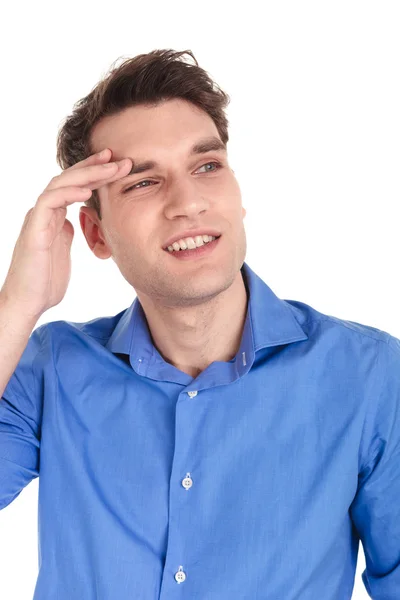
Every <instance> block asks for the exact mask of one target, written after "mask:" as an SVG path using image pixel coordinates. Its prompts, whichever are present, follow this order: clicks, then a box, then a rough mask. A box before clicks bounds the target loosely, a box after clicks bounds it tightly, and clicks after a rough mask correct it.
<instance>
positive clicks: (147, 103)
mask: <svg viewBox="0 0 400 600" xmlns="http://www.w3.org/2000/svg"><path fill="white" fill-rule="evenodd" d="M187 53H188V54H189V55H190V56H192V57H193V55H192V53H191V52H190V51H187ZM182 54H185V52H173V51H171V50H164V51H161V50H157V51H154V52H151V53H149V54H147V55H139V56H137V57H135V58H133V59H129V60H128V61H125V62H124V63H123V64H122V65H121V66H120V67H118V68H117V69H115V70H114V71H112V72H111V74H110V75H109V76H108V78H106V79H104V80H103V81H102V82H100V83H99V84H98V85H97V87H96V88H95V89H94V90H92V92H91V93H90V94H89V96H87V97H86V98H84V99H83V100H81V101H80V103H79V104H78V105H77V108H76V109H75V111H74V113H73V114H72V115H71V116H70V117H68V118H67V120H66V121H65V123H64V125H63V126H62V128H61V130H60V132H59V136H58V141H57V160H58V163H59V165H60V166H61V167H62V168H63V169H65V168H68V167H69V166H72V165H73V164H75V163H76V162H78V161H80V160H82V159H83V158H85V157H86V156H89V155H90V154H93V153H95V152H98V151H100V150H102V149H104V148H109V149H110V150H111V151H112V156H111V160H120V159H122V158H127V157H128V158H131V159H132V162H133V168H135V167H137V166H138V164H139V163H143V162H148V161H152V162H153V163H155V165H154V166H152V167H151V168H149V165H147V168H146V170H142V169H141V170H140V171H138V172H134V173H133V174H131V175H128V176H127V177H124V178H122V179H120V180H118V181H115V182H114V183H112V184H108V185H104V186H102V187H101V188H99V189H98V190H97V191H96V190H95V191H94V192H93V194H92V197H91V198H90V200H88V202H87V203H86V205H87V206H85V207H81V211H80V223H81V227H82V230H83V233H84V235H85V238H86V240H87V243H88V245H89V247H90V248H91V250H92V251H93V252H94V254H95V255H96V256H97V257H98V258H101V259H106V258H109V257H112V258H113V260H114V261H115V262H116V264H117V266H118V268H119V269H120V271H121V273H122V275H123V276H124V277H125V279H126V280H127V281H128V282H129V283H130V284H131V285H132V287H133V288H134V289H135V290H136V292H137V295H138V297H139V299H140V300H144V299H145V298H146V299H147V301H148V302H152V303H155V304H157V303H161V304H163V305H164V306H171V307H173V306H181V307H184V306H194V305H197V304H201V303H203V302H205V301H207V300H209V299H211V298H213V297H215V296H217V295H218V294H219V293H220V292H222V291H224V290H225V289H227V288H228V287H230V285H231V284H232V283H233V281H234V280H235V278H237V277H238V274H239V271H240V268H241V266H242V264H243V261H244V259H245V255H246V236H245V230H244V224H243V218H244V216H245V209H244V208H243V207H242V202H241V194H240V189H239V186H238V183H237V181H236V178H235V176H234V174H233V171H232V169H231V168H230V166H229V163H228V157H227V149H226V145H227V142H228V132H227V119H226V117H225V114H224V108H225V106H226V105H227V103H228V102H229V97H228V96H227V95H226V94H225V93H224V92H222V90H220V89H219V88H218V87H217V86H216V85H215V84H214V83H213V82H212V81H211V80H210V78H209V77H208V75H207V74H206V72H205V71H203V70H202V69H201V68H200V67H198V65H197V61H196V59H194V60H195V62H196V65H190V64H188V63H184V62H182V61H181V60H179V57H180V56H181V55H182ZM193 58H194V57H193ZM199 145H200V146H199ZM196 146H197V148H194V147H196ZM218 146H220V147H218ZM194 150H195V151H194ZM133 170H134V169H133ZM132 186H134V187H132ZM190 229H193V230H194V229H196V230H201V231H202V232H204V234H207V233H208V232H209V231H214V232H218V233H219V234H221V238H220V240H219V242H218V244H217V245H216V247H215V249H214V250H213V252H211V253H210V254H209V255H207V256H204V257H203V258H199V259H196V260H184V261H183V260H179V259H177V258H176V257H175V256H174V255H173V254H171V253H170V252H168V249H165V245H166V243H167V242H168V240H170V239H171V238H175V237H176V238H178V239H179V238H180V237H181V233H182V232H186V231H187V230H190ZM185 237H186V236H185Z"/></svg>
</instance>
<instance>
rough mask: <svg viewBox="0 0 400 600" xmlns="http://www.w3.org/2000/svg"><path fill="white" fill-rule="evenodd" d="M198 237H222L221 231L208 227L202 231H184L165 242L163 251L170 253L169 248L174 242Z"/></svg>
mask: <svg viewBox="0 0 400 600" xmlns="http://www.w3.org/2000/svg"><path fill="white" fill-rule="evenodd" d="M196 235H212V236H214V237H219V236H220V235H221V232H220V231H217V230H216V229H212V228H211V227H210V228H209V229H208V228H207V227H202V228H201V229H187V230H186V231H182V232H180V233H177V234H176V235H174V236H173V237H170V238H169V240H168V241H167V242H165V244H164V245H163V250H167V251H168V246H172V244H173V243H174V242H177V241H178V240H181V239H182V238H183V239H184V238H186V237H193V238H194V237H196Z"/></svg>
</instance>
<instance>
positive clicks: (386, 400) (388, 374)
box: [350, 334, 400, 600]
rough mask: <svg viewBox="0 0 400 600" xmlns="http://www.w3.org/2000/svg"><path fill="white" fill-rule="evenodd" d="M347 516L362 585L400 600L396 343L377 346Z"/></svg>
mask: <svg viewBox="0 0 400 600" xmlns="http://www.w3.org/2000/svg"><path fill="white" fill-rule="evenodd" d="M373 381H374V385H373V397H372V398H370V399H369V408H368V411H367V414H366V418H365V423H364V430H363V439H362V442H361V448H360V456H361V469H360V471H359V476H358V487H357V493H356V495H355V497H354V500H353V502H352V505H351V507H350V515H351V518H352V521H353V523H354V526H355V528H356V530H357V532H358V534H359V537H360V540H361V543H362V545H363V550H364V555H365V564H366V568H365V570H364V571H363V573H362V575H361V576H362V580H363V583H364V586H365V588H366V590H367V592H368V594H369V596H370V597H371V598H373V599H374V600H398V599H399V598H400V340H399V339H397V338H395V337H393V336H391V335H390V334H387V338H386V340H385V341H380V342H379V349H378V354H377V358H376V362H375V373H374V377H373Z"/></svg>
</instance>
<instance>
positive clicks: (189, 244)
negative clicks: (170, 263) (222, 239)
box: [168, 235, 216, 252]
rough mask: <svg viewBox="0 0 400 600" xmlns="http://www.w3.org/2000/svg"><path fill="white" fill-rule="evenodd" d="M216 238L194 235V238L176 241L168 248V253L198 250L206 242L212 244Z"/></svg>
mask: <svg viewBox="0 0 400 600" xmlns="http://www.w3.org/2000/svg"><path fill="white" fill-rule="evenodd" d="M215 239H216V238H215V237H214V236H212V235H196V237H195V238H192V237H188V238H185V239H181V240H178V241H177V242H174V243H173V244H172V245H171V246H168V251H169V252H174V251H176V252H177V251H179V250H187V249H189V250H193V249H194V248H198V247H199V246H203V245H204V244H207V243H208V242H212V241H213V240H215Z"/></svg>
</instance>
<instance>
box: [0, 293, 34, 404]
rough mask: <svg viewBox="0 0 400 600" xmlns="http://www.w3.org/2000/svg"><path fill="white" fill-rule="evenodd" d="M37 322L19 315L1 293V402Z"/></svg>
mask: <svg viewBox="0 0 400 600" xmlns="http://www.w3.org/2000/svg"><path fill="white" fill-rule="evenodd" d="M36 323H37V320H32V319H29V318H24V315H23V314H21V313H20V314H17V312H16V311H15V309H13V306H12V303H11V302H10V301H9V300H7V299H6V298H5V297H4V295H2V293H1V291H0V402H1V397H2V395H3V392H4V390H5V389H6V387H7V385H8V382H9V381H10V378H11V376H12V374H13V373H14V371H15V369H16V368H17V365H18V363H19V361H20V358H21V356H22V354H23V352H24V350H25V348H26V345H27V343H28V341H29V336H30V335H31V333H32V331H33V329H34V328H35V325H36Z"/></svg>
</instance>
